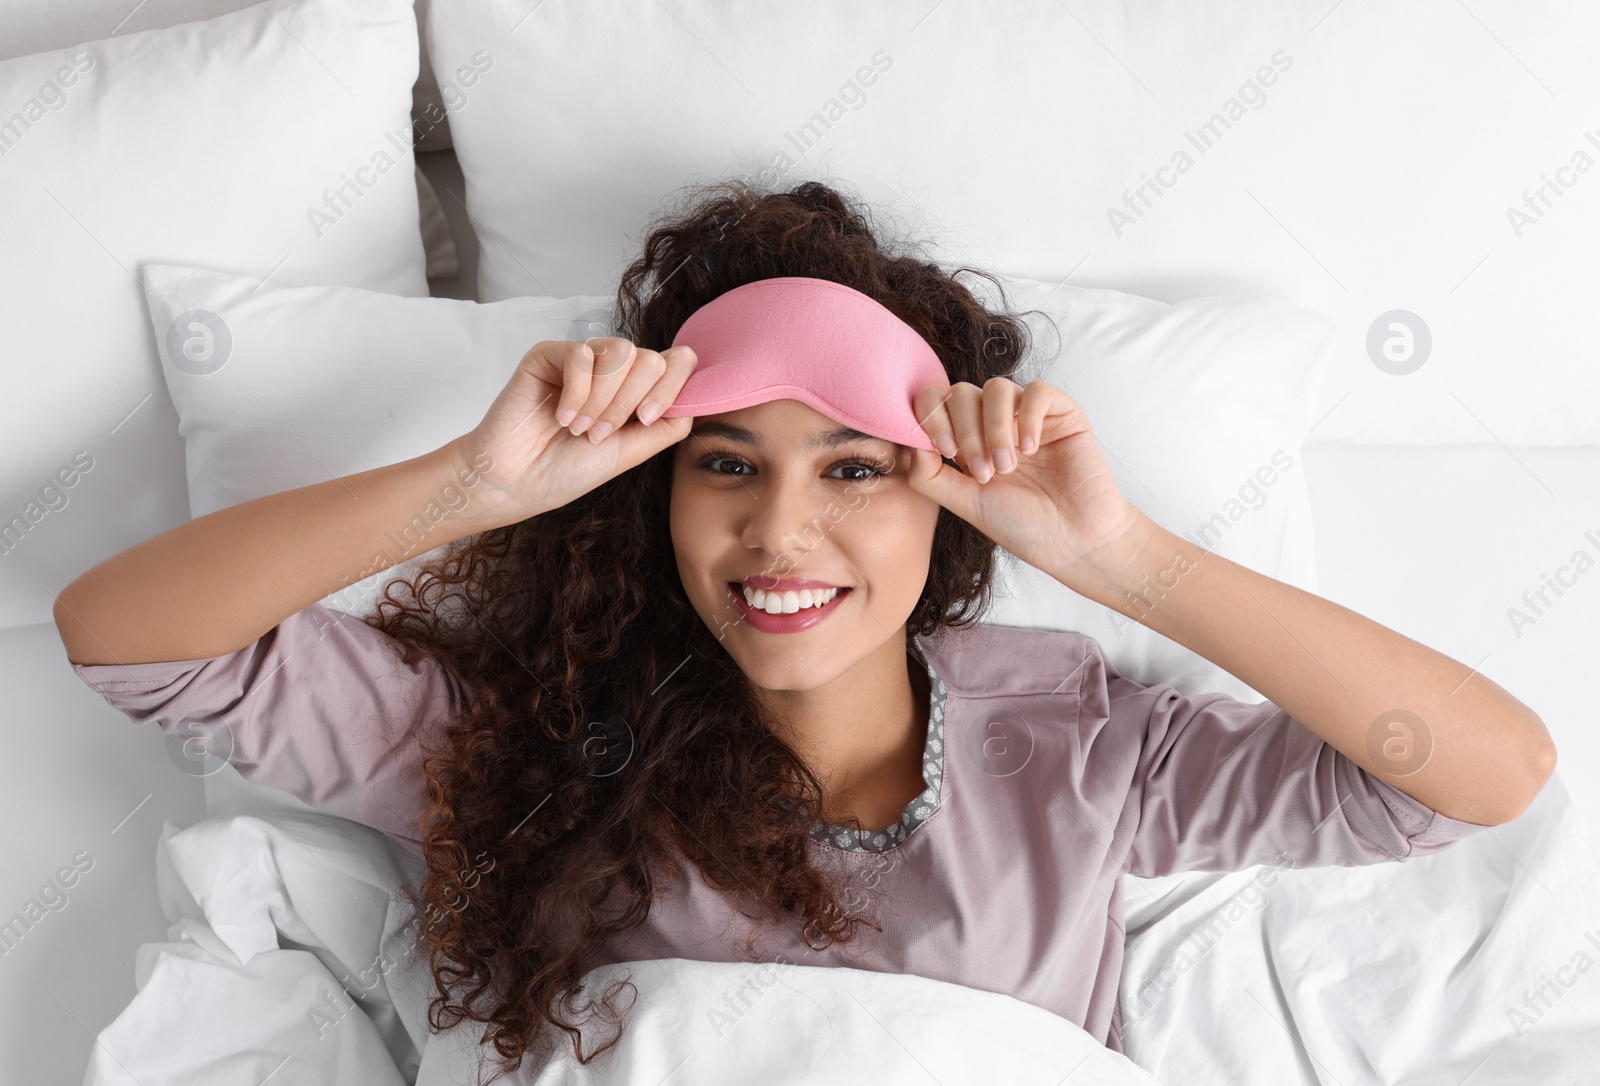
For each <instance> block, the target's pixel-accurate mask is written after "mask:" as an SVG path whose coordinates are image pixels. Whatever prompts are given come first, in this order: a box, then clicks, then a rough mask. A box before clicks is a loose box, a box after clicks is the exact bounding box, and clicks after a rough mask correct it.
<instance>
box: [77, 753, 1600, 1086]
mask: <svg viewBox="0 0 1600 1086" xmlns="http://www.w3.org/2000/svg"><path fill="white" fill-rule="evenodd" d="M257 806H258V810H257V812H256V813H251V814H234V815H220V816H213V817H210V818H207V819H204V820H202V821H201V822H199V823H196V824H195V825H194V826H192V827H190V828H189V829H186V830H178V829H177V828H176V827H174V826H172V825H171V824H170V823H168V824H167V826H166V827H165V829H164V832H163V835H162V838H161V841H160V843H159V845H158V847H157V882H158V886H159V889H160V893H161V899H162V907H163V909H164V911H165V912H166V914H167V918H168V919H169V921H171V923H172V927H171V930H170V932H169V940H170V941H168V942H164V943H150V944H145V945H144V946H142V947H141V948H140V950H139V953H138V964H137V980H138V986H139V992H138V995H137V996H136V997H135V998H134V999H133V1000H132V1002H131V1003H130V1004H129V1005H128V1007H127V1008H126V1010H124V1012H123V1013H122V1014H121V1015H120V1016H119V1017H118V1018H117V1019H116V1020H115V1021H114V1022H113V1023H112V1024H111V1025H110V1026H109V1027H107V1028H106V1029H105V1030H104V1031H102V1032H101V1034H100V1036H99V1043H98V1044H97V1045H96V1047H95V1050H94V1055H93V1058H92V1061H91V1064H90V1067H89V1069H88V1072H87V1074H86V1075H85V1078H84V1083H85V1086H110V1084H118V1086H123V1084H129V1086H131V1084H134V1083H138V1084H140V1086H162V1084H173V1086H176V1084H180V1083H199V1082H204V1083H206V1084H208V1086H231V1084H235V1083H237V1084H238V1086H260V1083H261V1082H262V1081H263V1080H265V1079H266V1078H267V1077H268V1076H269V1075H270V1076H271V1079H272V1082H273V1083H275V1084H285V1083H297V1084H298V1083H341V1084H356V1086H392V1084H396V1083H416V1084H417V1086H445V1084H447V1083H449V1084H453V1083H460V1082H468V1081H471V1080H472V1077H473V1074H474V1073H475V1071H476V1067H475V1065H474V1061H475V1060H476V1059H477V1058H478V1055H477V1053H478V1048H477V1045H476V1033H475V1032H474V1031H473V1029H472V1027H470V1026H468V1027H461V1028H457V1029H456V1030H453V1031H450V1032H448V1033H445V1034H442V1035H430V1034H429V1032H428V1030H427V1027H426V1003H427V997H428V993H429V988H428V984H427V980H428V977H427V973H426V970H425V969H424V968H423V967H422V966H421V964H420V963H415V962H408V961H407V957H408V956H407V954H406V953H405V946H406V943H405V940H404V936H405V933H406V928H407V927H408V925H409V923H410V919H411V913H410V910H409V907H408V906H406V905H405V904H404V902H403V901H401V900H400V899H399V898H398V897H397V896H396V895H395V888H396V887H397V886H398V885H399V880H401V879H403V878H406V879H409V878H414V877H415V875H416V872H417V870H418V868H419V866H420V865H419V863H418V861H417V860H416V859H415V858H414V857H412V856H411V855H410V854H409V853H406V852H405V851H404V850H403V849H401V848H400V847H399V846H397V845H395V844H393V843H392V842H391V841H389V840H388V839H387V838H385V837H384V836H383V835H382V834H380V833H378V832H377V831H375V830H371V829H368V828H367V827H364V826H360V825H357V824H355V823H352V822H348V821H345V820H343V819H338V818H334V817H331V816H326V815H321V814H306V813H296V812H292V811H289V810H273V809H269V808H268V807H266V806H265V805H261V804H258V805H257ZM1129 883H1130V886H1129V890H1130V897H1129V911H1128V918H1127V919H1128V933H1129V939H1128V956H1127V959H1126V961H1125V963H1124V971H1123V995H1122V1008H1123V1016H1124V1022H1125V1026H1126V1029H1125V1033H1124V1045H1125V1048H1126V1051H1127V1053H1128V1055H1127V1056H1126V1057H1124V1056H1120V1055H1118V1054H1116V1053H1113V1052H1111V1051H1110V1050H1108V1049H1106V1048H1104V1047H1103V1046H1102V1045H1100V1044H1099V1043H1098V1042H1096V1041H1095V1040H1094V1039H1093V1038H1092V1037H1090V1036H1089V1035H1088V1034H1087V1033H1085V1032H1084V1031H1083V1030H1082V1029H1080V1028H1079V1027H1078V1026H1076V1025H1074V1024H1073V1023H1071V1022H1068V1021H1066V1020H1065V1019H1062V1018H1060V1017H1058V1016H1056V1015H1054V1014H1052V1013H1050V1012H1048V1011H1046V1010H1043V1009H1042V1008H1039V1007H1036V1006H1033V1005H1031V1004H1028V1003H1024V1002H1021V1001H1019V1000H1015V999H1012V998H1011V997H1009V996H1005V995H1000V994H996V993H992V992H985V991H980V990H977V989H973V988H966V987H963V986H961V985H956V984H949V983H945V982H941V981H934V980H928V979H925V978H922V977H916V976H910V975H899V974H883V973H873V972H867V971H862V970H855V969H825V968H818V967H812V966H788V967H782V966H773V965H764V966H754V965H729V964H722V963H709V962H693V961H685V960H682V959H666V960H662V961H658V962H646V963H627V964H624V965H619V966H611V967H606V968H604V969H600V970H596V971H595V972H594V973H593V974H591V978H592V980H593V981H594V984H595V989H596V990H597V989H599V988H601V987H603V985H604V983H605V982H606V981H607V980H608V979H610V978H611V977H612V976H614V975H617V974H619V973H624V972H629V973H631V974H632V978H633V980H634V983H635V984H636V985H637V987H638V989H639V999H638V1002H637V1003H636V1004H635V1005H634V1006H633V1008H632V1010H631V1011H630V1013H629V1017H628V1019H627V1023H626V1029H625V1031H624V1035H623V1041H622V1044H621V1045H620V1047H619V1048H618V1050H617V1051H616V1052H614V1053H612V1054H610V1055H609V1056H607V1057H605V1058H603V1059H602V1061H600V1062H599V1063H596V1064H593V1065H591V1067H590V1068H589V1069H588V1070H587V1071H583V1070H581V1069H580V1068H578V1066H577V1064H576V1061H575V1060H573V1059H572V1057H571V1055H570V1051H568V1052H567V1054H566V1055H565V1056H563V1057H558V1058H557V1059H556V1060H554V1061H552V1062H551V1063H550V1064H549V1065H548V1066H546V1067H544V1068H542V1069H537V1068H534V1067H532V1066H529V1067H526V1068H524V1070H523V1072H521V1073H520V1074H519V1075H518V1076H515V1077H513V1078H511V1079H510V1080H508V1081H509V1082H511V1083H517V1082H521V1083H539V1084H545V1086H553V1084H554V1083H558V1082H570V1081H575V1080H579V1079H581V1080H583V1081H589V1082H596V1083H642V1084H647V1086H657V1084H659V1083H662V1082H664V1081H666V1080H668V1078H669V1077H670V1076H673V1075H674V1074H676V1075H677V1076H678V1080H679V1081H684V1082H695V1083H707V1084H718V1083H728V1084H735V1083H746V1082H752V1081H760V1082H765V1083H787V1082H795V1083H799V1082H811V1081H828V1082H839V1083H850V1082H860V1083H872V1084H874V1086H883V1084H890V1083H901V1082H904V1083H925V1082H928V1081H930V1080H933V1081H938V1082H940V1083H943V1084H945V1086H952V1084H955V1083H984V1084H986V1086H988V1084H992V1083H1002V1082H1003V1083H1035V1082H1036V1083H1041V1084H1046V1083H1047V1084H1050V1086H1058V1084H1059V1083H1061V1082H1062V1081H1064V1080H1066V1079H1068V1078H1069V1076H1070V1081H1071V1082H1072V1083H1074V1084H1075V1086H1085V1084H1091V1083H1106V1084H1111V1083H1117V1084H1122V1083H1130V1084H1132V1083H1141V1084H1147V1083H1156V1082H1172V1083H1180V1082H1181V1083H1185V1084H1200V1083H1212V1082H1215V1083H1232V1084H1243V1086H1253V1084H1256V1083H1261V1084H1272V1086H1289V1084H1295V1083H1305V1084H1308V1086H1309V1084H1327V1083H1338V1084H1340V1086H1352V1084H1354V1083H1362V1082H1383V1083H1391V1082H1401V1081H1404V1082H1408V1083H1423V1082H1439V1083H1449V1084H1450V1086H1456V1084H1457V1083H1459V1082H1461V1081H1462V1080H1463V1079H1465V1078H1466V1077H1467V1076H1468V1075H1469V1073H1470V1074H1472V1076H1473V1077H1472V1082H1473V1086H1496V1084H1502V1083H1504V1084H1511V1083H1524V1082H1530V1081H1538V1082H1540V1083H1547V1084H1565V1083H1574V1084H1576V1083H1579V1082H1589V1081H1592V1070H1593V1069H1592V1067H1591V1066H1590V1063H1591V1061H1592V1057H1593V1054H1594V1051H1593V1050H1594V1047H1595V1039H1596V1038H1597V1037H1600V968H1596V967H1595V965H1594V963H1596V962H1600V856H1597V854H1596V852H1595V849H1594V846H1593V843H1592V842H1591V841H1590V839H1589V837H1588V835H1587V833H1586V831H1585V830H1584V828H1583V825H1582V821H1581V819H1580V818H1579V817H1578V815H1577V813H1576V811H1575V809H1574V808H1573V806H1572V804H1571V802H1570V800H1569V798H1568V796H1567V793H1566V790H1565V788H1564V787H1563V786H1562V785H1561V783H1560V778H1559V775H1558V776H1557V778H1556V779H1555V780H1554V781H1553V782H1552V784H1551V785H1550V786H1549V787H1547V788H1546V790H1545V792H1544V794H1543V795H1542V796H1541V797H1540V798H1539V800H1538V802H1537V803H1536V804H1535V805H1534V807H1533V808H1532V809H1530V811H1529V812H1528V813H1527V814H1526V815H1525V816H1524V817H1523V818H1521V819H1518V820H1517V821H1516V822H1514V823H1511V824H1509V825H1507V826H1503V827H1497V828H1495V829H1493V830H1490V831H1489V832H1487V833H1484V834H1481V835H1479V836H1477V837H1475V838H1473V839H1470V840H1467V841H1464V842H1462V843H1461V844H1458V845H1457V846H1455V847H1454V848H1452V849H1451V850H1449V851H1447V852H1444V853H1441V854H1437V855H1434V856H1429V857H1422V858H1419V859H1417V860H1413V861H1409V862H1406V863H1395V864H1381V865H1376V866H1372V867H1364V868H1350V869H1342V868H1321V869H1311V870H1304V871H1294V870H1289V869H1284V870H1278V871H1275V870H1273V869H1271V868H1264V867H1258V868H1254V869H1251V870H1248V871H1241V872H1230V873H1224V874H1188V875H1180V876H1174V877H1170V878H1166V879H1131V878H1130V879H1129ZM1585 963H1587V964H1585ZM1546 980H1549V981H1550V982H1551V983H1552V984H1553V985H1554V987H1551V988H1549V989H1548V991H1550V992H1551V993H1552V995H1553V996H1554V995H1556V994H1559V998H1552V1000H1551V1004H1550V1006H1549V1007H1541V1006H1539V1005H1538V1003H1537V1002H1535V1003H1533V1004H1532V1005H1531V1006H1530V1005H1528V1004H1526V1003H1525V1002H1524V996H1525V993H1526V992H1527V990H1529V989H1533V988H1536V987H1537V986H1538V985H1539V984H1541V983H1543V982H1544V981H1546ZM741 991H742V992H744V993H746V998H744V999H743V1000H741V999H740V997H739V995H738V993H740V992H741ZM352 996H353V997H355V998H352ZM624 1001H625V1000H624ZM1518 1014H1520V1015H1521V1016H1522V1017H1520V1018H1518V1017H1517V1015H1518ZM597 1028H598V1027H597ZM594 1043H595V1039H593V1038H592V1039H591V1040H590V1045H591V1046H592V1045H593V1044H594Z"/></svg>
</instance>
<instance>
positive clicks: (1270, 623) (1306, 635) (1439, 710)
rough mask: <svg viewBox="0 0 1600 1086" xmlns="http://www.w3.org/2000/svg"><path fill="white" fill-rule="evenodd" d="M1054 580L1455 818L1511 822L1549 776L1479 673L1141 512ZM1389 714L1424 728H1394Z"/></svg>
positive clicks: (1545, 758)
mask: <svg viewBox="0 0 1600 1086" xmlns="http://www.w3.org/2000/svg"><path fill="white" fill-rule="evenodd" d="M1057 579H1058V580H1060V581H1061V582H1062V583H1063V584H1065V585H1066V586H1067V587H1069V588H1071V589H1072V590H1073V591H1075V592H1078V593H1079V594H1081V595H1084V596H1087V597H1088V598H1090V599H1093V600H1095V601H1096V602H1098V603H1101V604H1104V605H1105V606H1108V607H1112V608H1115V609H1116V610H1119V611H1121V612H1122V613H1123V614H1125V615H1127V616H1128V617H1129V618H1131V619H1133V620H1134V621H1137V622H1139V623H1141V624H1143V625H1145V626H1148V627H1149V628H1150V629H1152V630H1155V631H1156V632H1157V633H1160V634H1162V635H1164V636H1166V637H1169V638H1171V639H1172V640H1174V641H1176V642H1178V643H1179V644H1181V645H1183V646H1185V647H1187V648H1189V649H1191V650H1193V651H1194V652H1196V653H1198V654H1199V655H1200V656H1203V657H1205V658H1206V659H1207V660H1210V661H1211V662H1212V663H1214V664H1216V665H1217V666H1218V667H1221V668H1223V669H1224V670H1226V671H1228V672H1230V673H1231V674H1233V675H1235V676H1237V677H1238V678H1239V679H1241V680H1243V681H1244V682H1245V683H1247V684H1249V685H1250V686H1251V687H1253V688H1254V689H1255V690H1258V691H1259V692H1260V693H1261V694H1262V695H1263V696H1265V697H1266V698H1267V700H1268V701H1270V702H1272V703H1273V704H1275V705H1277V706H1278V707H1279V708H1281V709H1283V710H1284V711H1285V712H1287V713H1288V714H1289V715H1290V716H1292V717H1294V719H1296V720H1297V721H1299V722H1300V723H1302V724H1304V725H1305V726H1306V727H1307V728H1309V729H1310V730H1311V731H1313V732H1316V733H1317V734H1318V735H1320V736H1321V737H1322V738H1323V739H1325V740H1327V741H1328V742H1329V743H1331V744H1332V745H1333V746H1334V747H1336V748H1338V749H1339V750H1340V751H1341V752H1343V753H1344V754H1345V755H1346V756H1348V757H1349V758H1350V759H1352V760H1353V761H1355V762H1356V763H1357V764H1359V765H1360V766H1362V768H1364V769H1366V770H1367V771H1369V772H1371V773H1372V774H1374V775H1375V776H1377V777H1379V778H1380V779H1382V780H1385V781H1388V782H1389V783H1391V784H1393V785H1394V786H1395V787H1397V788H1399V789H1401V790H1402V791H1404V792H1406V793H1407V794H1408V795H1410V796H1412V797H1413V798H1415V799H1417V800H1418V801H1420V802H1421V803H1423V804H1425V805H1426V806H1428V807H1430V808H1432V809H1433V810H1436V811H1439V812H1440V813H1442V814H1445V815H1447V816H1449V817H1451V818H1456V819H1460V820H1461V821H1464V822H1473V823H1478V824H1480V825H1494V824H1497V823H1500V822H1504V821H1508V820H1510V819H1512V818H1515V817H1517V816H1518V815H1519V814H1521V813H1522V811H1523V810H1525V809H1526V808H1527V805H1528V804H1529V803H1531V802H1532V801H1533V798H1534V797H1535V796H1536V795H1537V794H1538V792H1539V790H1540V789H1541V788H1542V787H1543V786H1544V783H1545V781H1546V780H1548V779H1549V776H1550V773H1551V771H1552V769H1553V768H1554V765H1555V747H1554V744H1553V743H1552V742H1551V739H1550V735H1549V732H1548V731H1546V729H1545V727H1544V724H1543V722H1542V721H1541V720H1540V719H1539V718H1538V716H1537V715H1535V714H1534V713H1533V711H1532V710H1530V709H1529V708H1528V707H1527V706H1526V705H1524V704H1523V703H1522V702H1520V701H1518V700H1517V699H1516V698H1514V697H1512V696H1511V695H1510V694H1509V693H1507V692H1506V691H1505V690H1504V689H1502V688H1501V687H1499V686H1497V685H1496V684H1495V683H1493V682H1491V681H1490V680H1489V679H1488V678H1486V677H1485V676H1484V675H1483V674H1482V673H1480V672H1478V671H1476V670H1474V669H1472V668H1469V667H1467V666H1465V665H1464V664H1461V663H1459V662H1458V661H1456V660H1453V659H1451V658H1450V657H1448V656H1445V655H1443V654H1442V653H1439V652H1435V651H1434V650H1433V649H1430V648H1428V647H1427V646H1426V645H1422V644H1419V643H1418V642H1416V641H1413V640H1411V639H1410V638H1407V637H1404V636H1402V635H1401V634H1399V633H1396V632H1395V631H1394V630H1391V629H1389V628H1387V627H1385V626H1383V625H1380V624H1379V623H1377V622H1374V621H1372V620H1371V619H1368V618H1366V617H1364V616H1362V615H1360V614H1357V613H1356V612H1354V611H1351V610H1349V609H1348V608H1345V607H1341V606H1339V605H1338V604H1336V603H1333V602H1332V601H1330V600H1326V599H1323V598H1322V597H1320V596H1316V595H1313V594H1312V593H1309V592H1304V591H1301V590H1300V589H1298V588H1295V587H1293V586H1292V585H1287V584H1284V583H1282V582H1281V581H1277V580H1274V579H1272V578H1270V577H1265V576H1262V575H1261V574H1259V573H1256V572H1255V571H1253V570H1250V569H1248V568H1246V567H1244V566H1241V565H1239V564H1237V563H1235V562H1230V561H1229V560H1228V559H1226V558H1223V557H1222V556H1221V555H1218V554H1214V553H1212V552H1209V551H1206V550H1204V549H1203V548H1201V547H1197V546H1195V545H1193V544H1191V543H1189V542H1188V541H1187V540H1185V539H1183V538H1181V537H1179V536H1177V535H1175V534H1173V533H1172V532H1169V531H1167V530H1166V529H1164V528H1162V527H1161V526H1160V525H1159V524H1156V523H1155V522H1154V521H1152V520H1150V519H1149V518H1148V517H1145V518H1144V528H1143V530H1142V531H1138V532H1134V533H1130V538H1129V539H1128V540H1127V541H1126V543H1125V545H1123V546H1122V547H1120V548H1118V549H1117V551H1116V553H1114V554H1105V555H1101V556H1099V558H1098V561H1097V562H1096V563H1095V564H1093V565H1090V564H1087V563H1081V562H1080V563H1078V564H1077V565H1076V566H1075V567H1074V568H1071V569H1069V570H1065V571H1063V572H1062V573H1058V574H1057ZM1396 710H1404V711H1406V712H1408V713H1410V714H1415V716H1414V717H1411V718H1405V719H1406V720H1416V721H1420V726H1419V727H1416V728H1415V729H1410V728H1407V727H1406V725H1405V723H1404V721H1402V722H1401V723H1398V724H1397V723H1393V719H1394V711H1396ZM1413 730H1414V731H1415V734H1414V735H1413V734H1411V732H1412V731H1413Z"/></svg>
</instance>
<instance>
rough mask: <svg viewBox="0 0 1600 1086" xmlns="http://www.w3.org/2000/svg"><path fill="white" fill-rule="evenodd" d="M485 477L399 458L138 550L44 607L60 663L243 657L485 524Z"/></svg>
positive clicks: (232, 512)
mask: <svg viewBox="0 0 1600 1086" xmlns="http://www.w3.org/2000/svg"><path fill="white" fill-rule="evenodd" d="M488 466H489V465H487V464H485V463H484V462H483V460H482V459H481V458H472V459H469V457H468V456H467V455H466V453H465V451H464V447H463V445H462V443H461V441H460V440H457V441H452V442H450V443H449V444H447V445H443V446H441V447H439V448H438V449H435V450H434V451H432V452H430V453H426V454H424V455H422V456H419V457H416V458H414V459H411V460H404V461H401V462H400V463H397V464H390V465H387V466H385V467H381V468H376V469H374V470H372V471H364V472H360V473H359V474H356V475H347V476H344V477H343V478H338V479H330V480H328V481H327V482H325V483H316V484H314V485H312V486H304V487H300V488H298V489H296V490H287V491H284V492H283V493H280V494H271V495H268V496H267V497H264V498H257V499H256V500H254V501H248V502H244V503H242V504H240V505H235V506H232V507H231V508H228V509H219V510H217V511H216V512H214V513H208V514H206V515H205V516H203V517H198V518H196V519H195V520H191V521H189V522H188V523H186V524H180V525H178V526H177V527H176V528H172V529H170V530H169V531H166V532H163V533H162V534H161V535H158V536H156V537H155V538H153V539H148V540H145V541H144V542H143V543H139V544H136V545H135V546H132V547H130V548H128V549H127V550H125V551H123V552H121V553H120V554H115V555H113V556H112V557H110V558H107V559H106V560H105V561H104V562H101V563H100V564H99V565H97V566H95V567H93V568H92V569H90V570H88V571H87V572H85V573H84V574H83V575H81V576H80V577H78V579H77V580H75V581H73V582H72V583H71V584H69V585H67V587H66V588H64V589H62V590H61V594H60V595H58V596H57V597H56V603H55V611H54V615H55V621H56V627H57V629H58V630H59V631H60V632H61V640H62V642H63V643H64V644H65V645H66V648H67V658H68V659H69V660H71V661H72V662H73V663H75V664H107V663H117V664H133V663H144V662H148V661H157V660H193V659H199V658H201V657H211V656H220V655H223V654H224V653H230V652H233V651H234V650H236V649H240V648H243V647H244V646H245V645H248V644H250V643H251V642H252V641H255V640H256V639H257V638H259V637H260V636H261V635H262V634H264V633H266V632H267V631H268V630H270V629H272V628H273V627H274V626H276V625H277V624H278V623H279V622H281V621H282V620H283V619H284V618H286V617H288V616H289V615H292V614H294V613H296V612H298V611H301V610H303V609H304V608H306V607H308V606H310V605H311V604H313V603H315V602H317V601H318V600H320V599H322V598H323V597H325V596H327V595H329V594H330V593H333V592H336V591H338V590H339V589H340V588H342V587H344V586H346V585H349V584H353V583H355V582H356V581H359V580H361V579H363V578H365V577H370V576H372V575H373V574H375V573H379V572H381V571H383V570H385V569H388V568H389V567H390V566H393V565H396V564H398V563H399V562H402V561H404V560H405V559H407V558H410V557H413V556H415V555H416V554H420V553H422V552H424V551H428V550H432V549H433V548H435V547H439V546H443V545H444V544H445V543H448V542H451V541H453V540H455V539H458V538H460V537H462V536H464V535H469V534H472V533H474V532H479V531H483V530H485V529H487V528H491V527H495V526H497V525H496V523H495V522H494V521H493V520H481V519H479V517H478V516H477V514H478V512H479V505H480V503H478V502H476V501H475V500H474V499H475V496H476V494H477V493H478V491H477V490H476V489H475V488H476V485H477V482H478V479H479V473H480V472H481V471H482V470H483V469H485V468H487V467H488ZM463 495H465V500H464V501H463V498H462V496H463ZM440 510H442V511H443V512H444V514H445V515H444V516H443V518H442V519H438V512H439V511H440ZM430 514H431V516H430ZM424 532H425V534H422V533H424ZM408 533H409V536H408ZM403 540H409V542H410V549H409V550H403V549H402V545H401V541H403Z"/></svg>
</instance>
